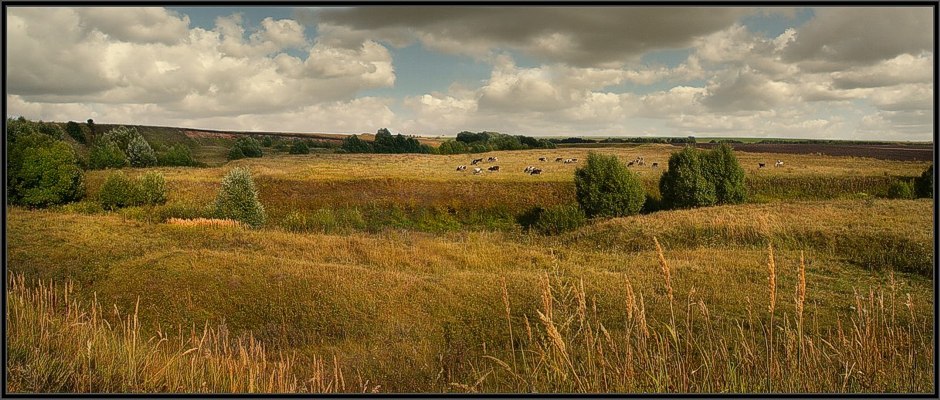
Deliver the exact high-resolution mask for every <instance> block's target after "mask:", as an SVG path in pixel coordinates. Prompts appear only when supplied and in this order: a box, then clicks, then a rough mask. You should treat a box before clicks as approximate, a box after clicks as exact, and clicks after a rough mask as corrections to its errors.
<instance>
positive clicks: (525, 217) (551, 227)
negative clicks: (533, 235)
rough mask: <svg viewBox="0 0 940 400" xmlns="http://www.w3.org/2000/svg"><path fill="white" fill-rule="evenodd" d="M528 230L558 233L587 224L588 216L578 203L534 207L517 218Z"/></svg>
mask: <svg viewBox="0 0 940 400" xmlns="http://www.w3.org/2000/svg"><path fill="white" fill-rule="evenodd" d="M516 221H517V222H519V224H520V225H522V228H523V229H525V230H526V231H535V232H538V233H539V234H542V235H557V234H559V233H563V232H567V231H571V230H574V229H577V228H580V227H582V226H584V225H585V224H587V217H586V216H585V215H584V212H583V211H581V208H580V207H579V206H578V205H577V204H568V205H562V206H557V207H552V208H547V209H546V208H542V207H534V208H532V209H530V210H529V211H527V212H525V213H523V214H522V215H520V216H519V217H517V218H516Z"/></svg>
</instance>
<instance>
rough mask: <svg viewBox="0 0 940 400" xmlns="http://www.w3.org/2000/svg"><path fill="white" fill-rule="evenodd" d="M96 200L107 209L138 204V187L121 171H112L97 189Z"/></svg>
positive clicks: (139, 200)
mask: <svg viewBox="0 0 940 400" xmlns="http://www.w3.org/2000/svg"><path fill="white" fill-rule="evenodd" d="M98 202H99V203H101V207H103V208H105V209H107V210H115V209H118V208H123V207H129V206H135V205H139V204H140V203H141V195H140V187H139V186H138V185H137V183H136V182H134V181H133V180H131V179H130V178H128V177H127V176H126V175H124V173H123V172H121V171H115V172H112V173H111V175H108V177H107V178H106V179H105V180H104V184H102V185H101V189H100V190H99V191H98Z"/></svg>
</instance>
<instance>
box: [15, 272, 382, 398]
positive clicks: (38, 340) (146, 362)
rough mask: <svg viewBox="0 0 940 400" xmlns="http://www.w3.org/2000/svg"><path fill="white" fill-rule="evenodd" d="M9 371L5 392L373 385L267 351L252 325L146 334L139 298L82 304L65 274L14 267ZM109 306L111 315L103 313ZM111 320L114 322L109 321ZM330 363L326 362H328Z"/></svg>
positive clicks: (316, 361)
mask: <svg viewBox="0 0 940 400" xmlns="http://www.w3.org/2000/svg"><path fill="white" fill-rule="evenodd" d="M7 301H8V303H7V304H8V305H9V312H8V314H7V316H6V322H7V327H8V328H9V331H8V337H7V344H8V351H9V355H10V358H9V364H8V365H7V367H8V371H9V376H8V386H7V389H8V390H9V391H10V392H12V393H75V392H82V393H298V392H300V393H309V392H346V391H357V390H359V389H365V390H377V389H378V388H377V387H375V386H371V387H370V386H369V384H366V383H362V382H361V381H360V386H359V387H356V388H355V389H354V388H353V385H350V386H349V387H347V384H346V382H345V378H344V377H343V374H342V370H341V369H340V368H339V365H338V364H337V361H336V358H335V357H333V360H332V363H329V362H327V361H326V360H324V359H323V358H321V357H317V356H312V357H309V358H306V359H300V358H298V357H297V355H296V354H295V353H293V352H290V353H284V352H271V351H269V350H268V349H267V347H266V346H265V345H264V344H262V343H261V342H260V341H258V340H257V339H255V338H254V337H253V336H251V335H250V334H247V335H239V336H234V335H232V334H230V332H229V330H228V329H227V328H226V327H225V326H224V325H222V326H218V327H209V326H208V325H206V326H204V327H203V328H201V329H196V328H195V327H192V328H190V329H187V330H185V331H184V329H183V328H182V327H177V329H170V330H164V329H160V328H158V329H157V330H156V333H155V334H154V335H152V336H150V337H146V336H144V333H143V331H142V329H141V321H140V320H139V314H138V311H139V302H138V303H135V307H134V310H133V312H132V313H130V314H128V315H122V314H121V313H120V312H119V310H118V308H117V307H116V306H115V307H114V309H113V311H111V312H108V311H107V310H108V308H107V307H103V305H102V304H100V303H99V302H98V301H97V299H95V300H92V301H91V302H90V303H89V304H83V303H81V302H80V301H79V300H77V299H76V295H75V293H74V286H73V285H72V284H71V283H70V282H69V283H66V284H65V285H63V286H57V285H55V284H54V283H53V282H38V283H35V284H32V285H27V282H26V280H25V278H24V277H23V276H22V275H13V274H11V276H10V279H9V287H8V289H7ZM106 314H110V315H106ZM110 321H114V322H110ZM330 364H332V365H330Z"/></svg>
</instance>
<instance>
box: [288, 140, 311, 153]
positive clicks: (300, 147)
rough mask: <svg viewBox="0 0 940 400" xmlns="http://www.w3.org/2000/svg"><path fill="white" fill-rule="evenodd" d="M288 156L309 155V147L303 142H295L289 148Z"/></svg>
mask: <svg viewBox="0 0 940 400" xmlns="http://www.w3.org/2000/svg"><path fill="white" fill-rule="evenodd" d="M290 154H310V147H308V146H307V142H306V141H303V140H295V141H294V143H293V144H291V146H290Z"/></svg>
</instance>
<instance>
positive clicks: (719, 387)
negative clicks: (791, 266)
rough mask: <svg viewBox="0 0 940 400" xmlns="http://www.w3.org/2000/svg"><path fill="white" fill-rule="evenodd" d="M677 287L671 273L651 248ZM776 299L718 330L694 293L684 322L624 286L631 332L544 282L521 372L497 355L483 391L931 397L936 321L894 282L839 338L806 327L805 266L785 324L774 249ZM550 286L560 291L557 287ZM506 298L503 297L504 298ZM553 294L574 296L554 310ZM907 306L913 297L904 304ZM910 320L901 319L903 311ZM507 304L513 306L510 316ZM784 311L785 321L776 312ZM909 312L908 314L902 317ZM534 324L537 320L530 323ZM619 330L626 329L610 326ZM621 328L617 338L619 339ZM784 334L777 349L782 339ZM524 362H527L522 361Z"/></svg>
mask: <svg viewBox="0 0 940 400" xmlns="http://www.w3.org/2000/svg"><path fill="white" fill-rule="evenodd" d="M654 243H655V245H656V249H657V252H658V253H659V256H660V261H661V266H662V267H663V272H664V278H665V279H666V282H667V287H668V286H669V283H668V282H669V280H668V278H667V277H668V276H669V275H668V271H669V268H668V264H667V262H666V259H665V257H664V255H663V253H662V248H661V247H660V246H659V242H658V240H655V241H654ZM767 251H768V260H769V261H768V278H769V281H770V296H769V297H770V301H769V303H768V309H767V311H768V312H767V314H766V317H761V316H759V315H754V313H749V317H748V318H747V319H744V320H740V321H736V322H734V323H732V324H730V325H717V324H716V320H715V319H713V318H712V317H711V315H710V314H709V308H708V306H707V305H706V304H705V303H704V301H703V300H702V299H701V298H700V297H699V296H698V295H697V293H696V290H695V289H694V287H693V288H692V289H691V290H690V291H689V293H688V294H687V297H686V300H685V301H684V303H685V304H681V306H683V308H684V309H685V310H684V316H682V317H683V318H681V319H683V320H679V321H676V320H675V317H674V316H673V319H672V320H667V321H659V320H655V319H650V318H648V317H647V316H646V313H645V306H644V302H643V295H642V293H637V292H635V291H634V290H633V287H632V286H631V285H630V283H629V282H627V283H626V284H625V285H624V289H625V291H626V304H625V313H624V321H623V325H622V326H617V327H608V326H605V325H604V324H603V323H601V322H600V321H599V319H597V318H596V316H593V315H592V313H591V312H589V311H588V310H590V309H593V308H594V304H593V301H592V304H591V306H590V307H588V306H587V305H586V304H585V299H587V298H589V294H588V293H586V292H585V291H584V287H583V283H581V282H564V281H556V282H552V283H550V282H549V277H548V276H545V277H544V278H543V281H542V283H541V284H540V287H541V291H542V304H541V308H542V309H541V310H534V314H535V315H537V316H538V319H539V321H540V322H541V326H539V327H529V325H528V323H527V324H526V329H527V330H531V331H533V332H532V333H529V334H527V336H526V337H524V338H519V339H518V342H519V343H516V344H513V345H512V347H511V348H512V349H513V350H512V352H513V356H516V355H519V356H520V357H519V358H520V359H522V360H523V361H522V362H521V363H516V362H513V363H512V364H510V363H507V362H505V361H504V359H505V357H503V358H500V357H497V356H496V355H489V356H487V357H486V359H487V360H489V361H491V363H490V364H491V365H490V367H489V368H480V367H478V371H479V372H480V375H479V377H478V379H477V380H476V383H475V384H474V385H460V387H461V388H464V389H467V390H471V391H480V392H487V391H492V392H538V393H558V392H575V393H612V392H618V393H662V392H668V393H686V392H696V393H752V392H768V393H769V392H773V393H928V392H931V391H933V390H934V388H933V383H932V382H933V375H932V373H933V372H932V368H933V366H932V364H931V362H932V361H931V355H932V354H933V336H932V329H931V328H930V322H931V318H930V317H929V316H918V315H915V313H914V305H913V303H912V300H911V296H910V294H909V293H908V294H906V296H902V294H901V293H899V292H898V290H897V287H896V286H895V285H893V284H892V285H889V286H888V287H879V288H877V289H875V288H872V289H870V290H869V291H868V293H867V295H865V294H864V293H856V296H855V301H856V305H855V307H854V311H853V312H852V314H851V315H849V316H848V319H847V320H839V321H838V324H837V327H836V328H835V329H825V330H824V329H820V328H819V327H818V326H812V327H809V328H808V329H806V330H804V328H803V311H804V307H805V304H806V302H807V301H808V297H807V295H808V294H807V293H806V282H805V264H804V263H803V261H802V255H801V260H800V265H799V267H798V269H797V273H796V275H797V276H798V279H797V282H798V284H797V291H796V292H797V302H796V305H795V310H794V311H795V312H794V314H791V315H788V314H787V313H786V312H785V311H784V310H780V309H779V308H778V307H776V306H777V304H776V301H775V300H776V299H775V295H776V280H777V278H778V275H780V274H781V272H782V270H779V269H777V268H776V267H777V265H776V263H775V261H774V257H773V249H772V246H768V250H767ZM553 286H555V287H556V288H555V289H553ZM504 291H505V289H504ZM553 291H560V292H573V296H570V297H569V298H568V299H569V300H568V301H566V302H564V303H559V302H555V301H554V300H555V296H553V295H552V292H553ZM902 297H904V298H905V300H903V302H902V300H901V298H902ZM898 308H900V309H902V310H906V311H907V312H906V313H896V312H895V311H896V309H898ZM508 309H509V305H508V304H507V318H508V316H509V314H508ZM781 311H784V312H783V314H782V316H781V318H778V319H775V318H774V316H775V314H777V313H779V312H781ZM902 314H903V315H902ZM525 320H526V321H528V316H527V315H526V316H525ZM611 328H619V329H611ZM615 331H616V333H614V332H615ZM775 336H776V339H777V340H774V337H775ZM516 353H518V354H516Z"/></svg>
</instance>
